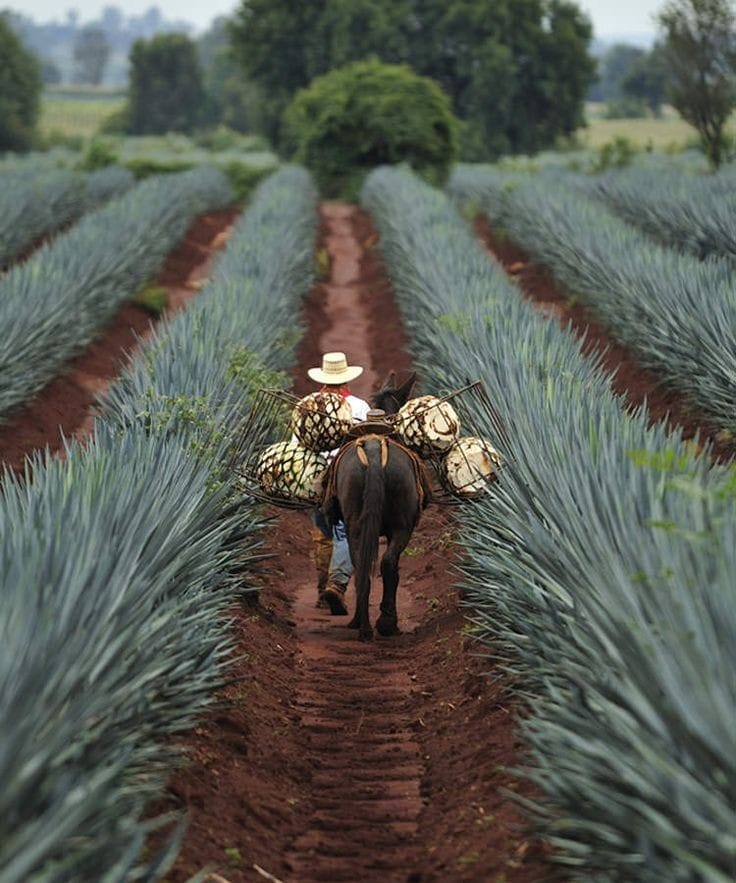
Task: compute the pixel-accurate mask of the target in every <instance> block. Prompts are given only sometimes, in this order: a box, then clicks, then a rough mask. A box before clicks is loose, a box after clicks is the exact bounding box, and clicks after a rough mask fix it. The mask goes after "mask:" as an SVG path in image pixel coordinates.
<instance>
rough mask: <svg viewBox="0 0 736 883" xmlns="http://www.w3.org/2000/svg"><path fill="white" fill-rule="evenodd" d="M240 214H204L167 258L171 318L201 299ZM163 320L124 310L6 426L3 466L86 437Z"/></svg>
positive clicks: (161, 277) (17, 466) (163, 278)
mask: <svg viewBox="0 0 736 883" xmlns="http://www.w3.org/2000/svg"><path fill="white" fill-rule="evenodd" d="M239 213H240V210H239V209H233V208H230V209H225V210H223V211H219V212H212V213H210V214H205V215H200V216H199V217H198V218H196V219H195V220H194V221H193V222H192V224H191V225H190V226H189V229H188V230H187V232H186V234H185V235H184V238H183V240H182V241H181V243H180V244H179V245H178V246H177V248H176V249H174V251H172V252H171V254H170V255H169V256H168V258H167V259H166V262H165V264H164V266H163V267H162V269H161V272H160V273H159V274H158V276H157V277H156V279H155V280H152V283H151V284H152V285H155V286H158V287H161V288H165V289H166V291H167V307H166V310H165V311H164V314H163V317H162V318H166V317H169V316H171V315H173V314H174V313H176V312H178V311H179V310H181V309H183V308H184V307H185V306H186V304H187V303H188V302H189V301H190V300H191V299H192V298H193V297H194V296H195V295H196V294H197V292H198V291H199V289H200V288H201V287H202V284H203V282H204V281H205V279H206V277H207V273H208V272H209V268H210V265H211V263H212V261H213V260H214V257H215V253H216V252H217V251H218V250H219V249H221V248H223V247H224V245H225V243H226V241H227V238H228V235H229V230H230V229H231V228H232V226H233V223H234V221H235V218H236V217H237V215H238V214H239ZM159 321H160V320H159V319H157V318H155V317H154V316H153V315H152V314H151V313H150V312H148V310H145V309H144V308H143V307H140V306H138V305H136V304H134V303H130V302H128V303H124V304H122V305H121V307H120V308H119V310H118V311H117V313H116V315H115V316H114V317H113V319H112V321H111V322H110V323H109V325H108V326H107V327H106V328H104V329H102V330H101V331H100V334H99V336H98V337H97V338H96V339H95V340H94V341H92V343H91V344H90V345H89V346H88V347H87V348H86V349H85V350H84V351H83V352H81V353H80V354H79V355H78V356H76V357H75V358H73V359H71V360H70V362H69V364H68V365H67V366H66V370H65V371H64V372H63V373H62V374H60V375H59V376H58V377H56V378H55V379H54V380H52V381H51V382H50V383H49V384H47V385H46V386H45V387H44V388H43V389H42V390H41V391H40V392H39V393H38V395H37V396H36V397H35V398H34V399H33V400H32V401H31V402H29V403H28V404H27V405H25V406H24V407H23V408H22V409H20V410H19V411H18V412H16V413H15V414H14V415H13V416H12V417H11V418H10V420H9V421H8V422H7V423H5V424H3V425H0V464H3V465H5V466H8V467H9V468H10V469H12V470H13V471H15V472H22V470H23V468H24V463H25V459H26V456H27V455H29V454H32V453H33V451H35V450H38V449H43V448H45V447H48V448H49V450H50V451H51V452H52V453H61V452H62V451H63V447H64V442H63V439H64V437H66V438H70V437H75V438H84V437H85V436H86V435H87V434H89V432H90V431H91V429H92V424H93V422H94V403H95V399H96V397H97V395H98V394H100V393H103V392H104V391H105V389H107V387H108V386H109V384H110V383H112V381H113V380H114V379H115V378H116V377H117V376H118V375H119V374H120V372H121V371H122V369H123V367H124V366H125V364H126V363H127V362H128V361H129V359H130V358H131V355H132V354H133V353H134V352H135V350H136V349H137V348H138V346H139V340H140V339H142V338H143V339H144V338H146V337H148V336H149V335H150V334H151V332H152V330H153V328H154V327H155V326H156V325H157V324H158V322H159Z"/></svg>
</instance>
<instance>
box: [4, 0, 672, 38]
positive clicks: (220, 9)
mask: <svg viewBox="0 0 736 883" xmlns="http://www.w3.org/2000/svg"><path fill="white" fill-rule="evenodd" d="M297 2H298V0H297ZM663 2H664V0H578V5H579V6H580V7H581V9H583V10H584V11H585V12H587V13H588V15H590V17H591V19H592V20H593V28H594V30H595V34H596V36H597V37H606V36H609V35H614V36H615V35H620V34H648V33H653V32H654V31H655V30H656V28H655V25H654V23H653V21H652V14H653V13H654V12H656V11H657V10H658V9H660V8H661V7H662V5H663ZM107 5H112V6H117V7H119V8H120V9H122V10H123V12H124V13H125V14H127V15H139V14H140V13H142V12H145V10H146V9H148V8H149V7H150V6H152V5H156V6H158V7H159V9H160V10H161V12H162V13H163V15H164V17H165V18H169V19H185V20H187V21H191V22H192V24H193V25H195V27H196V28H197V30H198V31H203V30H206V28H207V26H208V25H209V23H210V22H211V21H212V19H213V18H214V17H215V16H217V15H227V14H229V13H231V12H232V11H233V10H234V9H236V7H237V6H238V0H205V2H202V0H75V2H72V3H69V4H68V5H67V4H65V3H59V2H58V0H4V2H3V0H0V8H5V7H9V8H10V9H14V10H16V11H18V12H22V13H25V14H26V15H30V16H31V17H32V18H34V19H35V20H36V21H39V22H43V21H51V20H57V21H58V20H63V19H64V18H65V17H66V16H65V12H66V9H67V8H70V7H72V6H73V7H75V8H76V9H78V10H79V13H80V18H81V20H82V21H83V22H84V21H89V20H91V19H94V18H97V17H98V16H99V14H100V11H101V10H102V8H103V7H104V6H107Z"/></svg>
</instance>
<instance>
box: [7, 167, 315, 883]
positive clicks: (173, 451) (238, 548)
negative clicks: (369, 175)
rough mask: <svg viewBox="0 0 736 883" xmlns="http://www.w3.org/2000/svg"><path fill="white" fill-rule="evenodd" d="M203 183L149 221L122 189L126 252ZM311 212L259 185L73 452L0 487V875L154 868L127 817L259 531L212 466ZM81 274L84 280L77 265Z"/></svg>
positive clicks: (206, 190)
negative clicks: (190, 299) (200, 283)
mask: <svg viewBox="0 0 736 883" xmlns="http://www.w3.org/2000/svg"><path fill="white" fill-rule="evenodd" d="M207 184H209V187H207ZM214 184H215V186H214V187H213V186H212V185H213V181H212V180H211V179H209V180H207V179H204V180H203V179H202V177H201V176H194V177H193V176H192V175H188V176H186V177H185V178H183V179H182V180H180V181H179V182H177V183H176V184H174V183H173V182H167V184H166V195H167V204H168V205H169V206H171V205H172V204H173V206H174V208H173V209H172V208H170V209H169V210H168V211H163V210H161V208H160V206H159V209H160V210H159V213H158V215H157V214H156V213H155V212H154V211H153V209H154V207H155V206H156V203H157V198H158V202H159V203H160V202H161V201H162V200H161V197H162V184H161V182H151V183H150V185H148V186H147V187H146V188H145V190H144V192H143V193H140V194H138V193H135V192H134V193H133V194H131V196H133V198H134V199H135V198H136V197H137V198H138V200H139V201H138V202H137V203H136V208H137V209H138V221H139V223H141V224H145V222H146V220H147V216H148V222H149V226H148V227H147V228H146V229H147V232H146V233H141V234H140V239H137V240H135V239H134V242H135V246H134V250H135V248H137V249H139V250H140V248H141V246H142V243H143V242H144V241H146V240H150V239H151V238H152V233H153V231H154V230H155V235H156V236H157V237H158V236H159V235H160V231H161V228H162V227H165V226H166V224H167V223H171V222H172V221H173V220H175V219H176V215H177V213H178V214H181V215H183V216H184V219H186V218H187V217H188V216H189V215H188V209H189V207H190V206H192V205H195V206H196V205H201V204H202V199H203V197H205V195H206V194H208V195H207V196H206V199H208V200H213V199H214V201H215V202H219V201H221V200H222V199H225V198H226V194H225V193H223V190H222V187H221V185H220V184H219V183H218V182H217V181H215V182H214ZM314 201H315V193H314V189H313V187H312V185H311V182H310V181H309V179H308V177H307V176H306V173H304V172H302V171H300V170H297V169H285V170H283V171H282V172H280V173H278V174H277V175H275V176H274V177H273V178H271V179H269V181H268V182H266V184H265V185H264V186H263V188H262V190H261V191H260V193H259V194H258V196H257V197H256V198H255V199H254V202H253V204H252V206H251V207H250V209H249V211H248V213H247V215H246V216H245V218H244V220H243V222H242V223H241V225H240V226H238V227H237V228H236V230H235V232H234V234H233V236H232V239H231V241H230V243H229V246H228V249H227V253H226V254H225V255H224V256H223V258H222V260H221V262H220V263H219V264H218V266H217V270H216V272H215V274H214V275H213V278H212V280H211V282H210V284H209V286H208V287H207V289H206V291H203V292H202V294H201V297H200V299H199V300H198V304H197V307H196V308H195V309H193V310H190V311H188V312H187V313H186V314H182V315H181V317H180V318H177V319H175V320H174V321H172V322H171V323H170V324H169V325H168V326H166V327H165V328H164V329H163V330H162V331H161V332H160V334H159V335H158V336H157V337H156V338H155V340H153V341H152V342H151V343H150V344H149V345H147V346H146V347H145V348H144V349H143V350H142V351H141V354H140V356H139V358H138V359H137V360H136V361H135V363H134V364H133V366H132V367H131V368H130V369H129V370H128V371H127V372H126V374H125V375H124V376H123V377H122V378H121V380H120V382H119V384H118V385H117V386H116V387H115V389H114V390H113V391H112V394H111V402H110V407H109V410H108V412H107V413H106V414H105V415H104V416H102V417H100V418H99V420H98V422H97V425H96V432H95V435H94V438H93V439H92V441H91V442H90V443H89V444H88V446H87V447H85V448H81V447H79V446H76V445H72V446H70V447H69V450H68V452H67V457H66V458H65V459H64V460H58V459H51V458H43V457H41V456H40V455H39V457H38V458H37V459H36V462H35V463H34V466H33V481H32V482H23V481H20V480H16V479H14V478H12V477H11V476H10V475H6V477H5V482H4V488H3V506H2V510H1V513H0V520H1V521H2V528H1V529H0V535H1V537H2V539H1V540H0V543H1V544H2V553H1V554H2V560H3V577H2V579H3V586H2V590H0V647H1V648H2V649H1V650H0V685H1V687H0V702H1V703H2V713H1V714H0V720H1V721H2V724H0V728H1V730H2V733H1V735H0V770H1V771H2V773H1V775H2V781H3V782H4V786H5V787H4V788H3V796H2V798H0V800H1V801H2V809H1V810H0V819H1V821H0V880H2V881H3V883H8V881H27V880H93V879H96V880H99V879H103V878H104V879H109V880H113V879H115V880H122V879H140V878H141V877H145V878H148V879H150V878H152V877H155V876H156V867H157V861H158V860H159V858H160V856H153V857H151V858H149V859H139V853H140V852H141V848H142V845H143V843H144V842H145V839H146V837H147V834H148V832H149V831H150V829H151V827H152V825H153V824H155V823H152V822H150V821H148V822H146V821H141V814H142V810H143V808H144V806H145V805H146V802H147V800H149V799H150V798H151V797H152V796H153V795H155V794H156V793H157V792H158V791H159V790H160V788H161V785H162V782H163V773H164V769H165V762H166V757H167V752H166V749H165V748H163V747H162V738H163V737H165V736H167V735H169V736H170V735H171V734H172V733H175V732H177V731H178V730H180V729H182V728H184V727H186V726H188V725H191V723H192V721H193V720H194V718H195V716H196V714H197V713H198V712H201V710H202V709H203V707H204V706H205V705H206V704H207V703H208V701H210V699H211V695H212V689H213V686H214V684H215V683H217V682H219V681H220V680H221V679H222V676H223V668H224V665H225V660H226V657H227V655H228V652H229V650H230V645H229V640H228V636H227V620H226V617H225V616H224V611H225V610H226V608H227V606H228V605H229V603H231V602H232V599H233V597H234V593H235V592H236V587H237V591H238V592H242V591H243V590H244V588H247V584H246V585H245V586H244V584H243V582H242V580H238V581H237V582H236V581H235V579H234V577H233V574H234V573H235V572H236V571H240V570H241V569H243V568H246V569H247V564H248V561H249V560H250V559H252V558H253V556H254V554H255V551H254V550H255V548H256V546H257V542H258V541H257V531H258V528H259V527H260V526H261V524H262V522H261V519H260V517H259V516H258V515H257V513H255V512H254V511H253V506H252V503H249V501H247V500H246V501H243V500H241V499H240V498H239V497H238V496H237V495H235V494H234V489H233V483H232V482H233V479H232V474H231V473H228V472H227V471H225V470H224V469H223V466H224V464H225V463H226V462H227V459H228V457H230V456H231V453H232V447H233V443H234V439H233V430H234V428H235V427H236V426H238V425H239V423H240V422H241V421H242V415H243V413H244V410H245V409H246V408H247V405H248V401H249V398H250V396H251V395H252V394H253V391H254V388H255V387H256V386H257V385H258V384H260V383H263V382H264V378H268V377H269V374H268V372H269V371H274V370H277V369H279V368H281V367H283V366H284V365H285V364H287V363H288V360H289V358H290V346H293V335H292V341H291V343H290V341H289V339H286V338H284V337H283V336H282V335H281V334H280V332H279V329H281V328H283V323H282V321H281V320H282V319H283V318H284V316H285V315H286V314H288V313H289V312H290V310H291V309H293V304H294V301H295V300H296V299H298V297H299V296H300V294H301V293H303V290H304V287H305V286H308V285H309V281H310V278H311V261H312V250H313V236H314V221H315V215H314ZM114 208H115V206H111V209H114ZM118 208H119V211H118V212H114V211H112V212H111V214H110V217H109V218H108V217H105V218H104V219H97V224H96V227H97V229H98V230H99V227H100V226H101V222H102V220H104V221H106V222H107V223H109V224H110V227H112V226H113V224H114V222H115V221H116V220H117V221H118V222H119V223H118V226H117V228H116V233H117V239H116V237H114V236H112V235H111V237H110V239H109V240H107V238H106V237H104V236H103V237H102V239H103V247H106V249H107V257H108V263H110V259H111V258H112V262H113V263H114V259H115V251H114V250H113V251H112V252H111V250H110V249H111V246H114V244H115V242H116V241H117V245H118V247H120V246H121V244H123V243H124V242H126V241H127V238H123V233H125V236H126V237H128V236H129V237H131V238H133V236H132V233H133V230H132V228H133V227H135V226H137V225H134V223H133V220H134V219H133V215H134V210H133V207H132V206H128V205H123V206H120V207H118ZM126 223H127V224H128V227H127V228H126V227H125V226H123V225H125V224H126ZM156 223H158V224H159V226H157V227H155V228H152V227H151V225H153V224H156ZM179 223H183V222H182V221H179ZM157 248H161V246H160V245H159V246H157ZM81 255H82V256H85V255H84V252H81ZM49 256H50V255H49ZM139 259H140V257H139ZM125 260H126V259H125V258H122V259H121V262H123V261H125ZM134 264H135V261H133V262H132V264H131V263H129V264H128V267H127V272H128V274H131V275H133V278H134V280H135V278H136V277H135V275H134V272H135V271H134V269H133V266H134ZM70 269H71V268H70ZM121 270H122V268H121ZM36 272H37V273H38V272H39V271H38V270H37V271H36ZM81 275H82V276H91V277H92V279H91V281H92V282H93V283H94V267H92V269H90V270H88V272H87V273H84V272H82V274H81ZM91 290H92V292H94V290H95V286H94V284H93V285H92V286H91ZM269 329H270V330H269ZM57 333H58V332H57ZM152 501H155V506H156V518H155V519H152V518H151V503H152ZM70 550H71V552H72V553H71V554H70ZM41 574H42V575H43V577H42V578H40V575H41ZM101 868H104V869H105V872H104V874H103V873H101V872H100V869H101Z"/></svg>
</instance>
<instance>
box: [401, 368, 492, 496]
mask: <svg viewBox="0 0 736 883" xmlns="http://www.w3.org/2000/svg"><path fill="white" fill-rule="evenodd" d="M412 402H414V403H415V404H413V405H412ZM404 409H406V411H405V412H404V416H403V417H402V415H401V411H400V412H399V415H397V420H396V423H397V432H398V435H399V437H400V438H401V440H402V441H403V442H404V443H405V444H407V446H408V447H410V448H412V449H413V450H416V451H417V453H419V454H420V456H421V457H422V459H423V460H424V463H425V464H426V465H427V466H428V468H429V471H430V475H431V477H432V499H433V500H434V502H436V503H440V504H457V503H467V502H472V501H475V500H478V499H480V498H481V497H482V496H483V495H484V494H486V493H488V492H490V491H491V489H492V486H493V484H494V482H495V481H496V480H497V479H498V473H499V470H500V469H501V468H502V460H501V455H500V453H499V451H498V450H497V448H496V444H499V442H502V443H504V444H505V445H506V447H507V449H508V438H507V434H506V430H505V427H504V425H503V422H502V421H501V419H500V417H499V415H498V413H497V412H496V410H495V409H494V408H493V406H492V404H491V401H490V399H489V398H488V394H487V393H486V391H485V388H484V387H483V384H482V383H481V381H479V380H476V381H475V382H474V383H469V384H468V385H467V386H464V387H462V388H460V389H455V390H452V391H451V392H449V393H446V394H445V395H442V396H420V397H419V398H417V399H410V400H409V402H407V403H406V405H405V406H404ZM404 409H402V411H403V410H404ZM485 427H491V429H492V431H493V436H494V437H493V439H491V438H489V432H488V429H487V428H485ZM422 434H424V436H425V437H424V438H422ZM427 436H429V437H428V438H427ZM494 441H496V444H494Z"/></svg>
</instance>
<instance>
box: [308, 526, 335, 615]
mask: <svg viewBox="0 0 736 883" xmlns="http://www.w3.org/2000/svg"><path fill="white" fill-rule="evenodd" d="M312 541H313V543H314V565H315V567H316V568H317V607H323V608H325V609H327V607H328V606H329V605H328V604H327V601H326V600H325V599H324V598H323V597H322V596H323V593H324V590H325V586H326V585H327V581H328V579H329V576H330V558H331V557H332V539H331V538H330V537H326V536H325V535H324V534H323V533H322V531H321V530H319V528H316V527H315V528H313V529H312Z"/></svg>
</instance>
